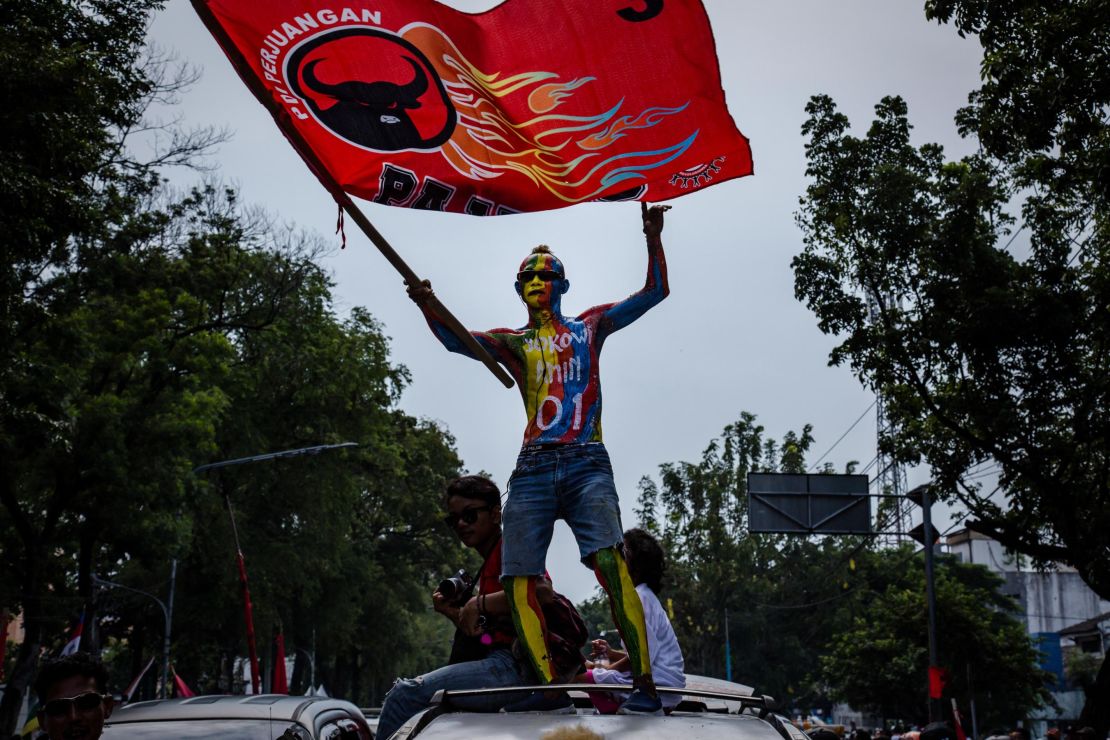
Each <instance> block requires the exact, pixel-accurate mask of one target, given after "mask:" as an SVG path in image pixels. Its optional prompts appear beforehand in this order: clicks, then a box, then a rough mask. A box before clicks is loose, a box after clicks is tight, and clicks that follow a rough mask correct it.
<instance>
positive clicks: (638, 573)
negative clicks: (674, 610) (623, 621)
mask: <svg viewBox="0 0 1110 740" xmlns="http://www.w3.org/2000/svg"><path fill="white" fill-rule="evenodd" d="M624 557H625V560H626V561H627V563H628V572H629V575H631V576H632V582H633V583H634V584H635V585H636V593H637V594H639V596H640V602H641V603H642V604H643V607H644V622H645V623H646V625H647V636H648V653H649V654H650V655H651V673H652V676H654V677H655V684H656V686H660V687H675V688H682V687H684V686H685V685H686V674H685V672H684V670H685V666H684V661H683V659H682V648H680V647H679V645H678V638H676V637H675V634H674V628H673V627H672V626H671V620H670V619H669V618H668V617H667V610H666V609H665V608H664V607H663V605H662V604H661V603H660V602H659V596H658V593H659V592H660V590H662V585H663V573H664V571H665V570H666V561H665V559H664V556H663V548H662V546H660V544H659V541H658V540H656V539H655V538H654V537H652V536H651V535H650V534H649V533H647V532H646V531H644V530H642V529H630V530H628V531H627V532H625V533H624ZM593 655H594V656H595V661H594V662H593V663H592V664H587V668H588V669H589V670H587V671H586V672H585V673H582V674H579V676H578V677H577V678H576V679H575V680H576V681H577V682H579V683H593V684H606V683H623V684H627V683H631V681H632V673H631V670H630V668H631V666H630V665H629V661H628V655H627V653H625V652H624V651H622V650H617V649H615V648H613V647H611V646H610V645H609V643H608V642H606V641H605V640H594V641H593ZM605 659H608V661H609V664H608V666H606V665H605V664H604V663H605ZM624 695H626V692H613V693H612V694H608V693H604V694H603V693H598V692H590V700H591V701H593V703H594V706H595V707H596V708H597V710H598V711H599V712H601V713H602V714H611V713H613V712H615V711H616V710H617V708H618V707H619V706H620V701H621V698H620V697H622V696H624ZM660 699H662V701H663V709H664V711H665V712H667V713H670V711H671V710H672V709H674V707H675V706H676V705H677V704H678V703H679V702H680V701H681V700H682V697H681V696H680V695H678V694H660Z"/></svg>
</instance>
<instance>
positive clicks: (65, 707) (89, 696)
mask: <svg viewBox="0 0 1110 740" xmlns="http://www.w3.org/2000/svg"><path fill="white" fill-rule="evenodd" d="M102 703H104V696H103V694H98V693H96V692H95V691H88V692H86V693H84V694H78V695H77V696H71V697H68V698H66V699H51V700H50V701H48V702H46V703H45V704H43V705H42V713H43V714H45V715H46V716H48V717H65V716H66V715H68V714H69V712H70V710H71V709H73V710H75V711H77V712H91V711H92V710H94V709H96V708H97V707H99V706H100V705H101V704H102Z"/></svg>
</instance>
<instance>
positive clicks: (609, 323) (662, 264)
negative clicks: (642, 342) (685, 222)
mask: <svg viewBox="0 0 1110 740" xmlns="http://www.w3.org/2000/svg"><path fill="white" fill-rule="evenodd" d="M670 208H671V207H670V206H652V207H651V208H648V207H647V205H646V204H644V203H641V204H640V212H641V214H642V215H643V219H644V236H645V237H646V239H647V252H648V264H647V279H646V280H645V281H644V287H643V288H641V289H640V290H639V291H637V292H635V293H633V294H632V295H630V296H628V297H627V298H625V299H624V300H623V301H618V302H616V303H610V304H608V305H605V306H597V307H595V308H592V309H590V311H589V312H587V313H595V312H598V311H600V312H601V313H602V316H601V322H600V323H599V328H600V329H601V330H602V331H604V332H605V333H606V334H609V333H612V332H615V331H617V330H618V329H623V328H624V327H626V326H628V325H629V324H631V323H632V322H633V321H635V320H636V319H638V318H640V317H641V316H643V315H644V314H645V313H647V310H648V309H649V308H651V307H652V306H654V305H656V304H657V303H659V302H660V301H662V300H663V299H664V298H666V297H667V294H668V293H670V287H669V286H668V284H667V260H666V258H665V257H664V255H663V240H662V239H661V238H660V234H662V232H663V214H664V213H666V212H667V211H669V210H670Z"/></svg>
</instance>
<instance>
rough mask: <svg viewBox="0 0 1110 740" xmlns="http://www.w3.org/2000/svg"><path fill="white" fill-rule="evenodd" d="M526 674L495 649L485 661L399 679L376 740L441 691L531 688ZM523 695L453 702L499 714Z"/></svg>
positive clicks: (384, 707)
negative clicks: (510, 687) (503, 687)
mask: <svg viewBox="0 0 1110 740" xmlns="http://www.w3.org/2000/svg"><path fill="white" fill-rule="evenodd" d="M523 671H524V669H522V668H521V667H520V666H519V665H518V664H517V662H516V661H515V660H513V654H512V652H511V651H510V650H494V651H493V652H491V653H490V654H489V656H487V657H486V658H483V659H482V660H471V661H467V662H465V663H455V664H454V665H447V666H443V667H442V668H437V669H436V670H434V671H432V672H431V673H425V674H424V675H423V676H417V677H416V678H399V679H397V681H396V682H395V683H394V684H393V688H391V689H390V690H389V693H388V694H386V695H385V703H384V704H382V714H381V717H380V718H379V719H378V731H377V732H376V733H375V734H374V737H377V738H381V739H382V740H386V739H387V738H388V737H389V736H390V735H392V734H393V733H394V732H396V731H397V730H398V728H400V727H401V725H403V724H404V723H405V722H407V721H408V720H409V719H410V718H411V717H413V716H414V715H416V714H417V713H419V712H421V711H423V710H424V709H427V708H428V705H429V704H430V703H431V701H432V696H433V695H434V694H435V693H436V692H437V691H439V690H440V689H445V690H448V691H450V690H452V689H454V690H456V691H458V690H460V689H494V688H501V687H502V686H527V685H528V684H529V683H531V682H532V679H530V678H529V677H528V676H529V674H527V673H525V672H523ZM520 696H521V695H520V694H491V695H488V696H474V697H464V698H460V699H452V700H451V703H452V705H454V706H458V707H462V708H464V709H468V710H470V711H472V712H496V711H497V710H499V709H501V707H503V706H505V705H506V704H508V703H510V702H512V701H514V700H516V699H519V698H520Z"/></svg>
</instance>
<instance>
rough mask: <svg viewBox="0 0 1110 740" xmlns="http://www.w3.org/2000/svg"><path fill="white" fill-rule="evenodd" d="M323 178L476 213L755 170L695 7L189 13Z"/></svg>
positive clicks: (318, 2)
mask: <svg viewBox="0 0 1110 740" xmlns="http://www.w3.org/2000/svg"><path fill="white" fill-rule="evenodd" d="M193 4H194V7H196V9H197V11H198V12H199V13H200V15H201V17H202V18H203V19H204V21H205V23H206V25H207V26H208V28H209V30H210V31H211V32H212V33H213V35H214V36H215V37H216V38H217V40H218V41H219V43H220V45H221V46H222V48H223V50H224V52H225V53H226V54H227V55H228V57H229V58H230V59H231V61H232V62H233V64H234V65H235V67H236V69H237V71H238V72H239V74H240V76H241V77H242V78H243V80H244V82H246V83H247V85H248V86H249V87H250V88H251V90H252V91H253V92H254V93H255V95H256V96H257V97H258V98H259V100H260V101H261V102H262V103H263V104H264V105H266V107H267V108H268V109H269V110H270V112H271V113H272V114H273V115H274V117H275V119H276V120H277V122H278V124H279V126H281V128H282V130H283V131H284V132H285V134H286V136H287V137H288V138H289V139H290V141H291V142H292V143H293V144H294V146H296V147H297V149H298V150H299V151H300V153H301V155H302V156H303V157H304V159H305V160H306V162H307V163H308V164H309V166H310V167H311V168H312V169H313V170H314V171H315V173H316V174H317V176H318V177H319V178H320V180H321V182H323V183H324V184H325V186H327V187H328V188H329V189H330V190H332V192H333V193H335V192H336V191H337V190H341V191H345V192H346V193H350V194H353V195H357V196H359V197H362V198H366V199H368V200H371V201H374V202H377V203H382V204H386V205H394V206H404V207H409V208H421V209H430V210H439V211H452V212H459V213H469V214H473V215H483V216H484V215H499V214H505V213H518V212H522V211H538V210H545V209H551V208H560V207H563V206H568V205H572V204H575V203H581V202H586V201H596V200H633V199H635V200H650V201H661V200H667V199H669V198H674V197H676V196H679V195H682V194H685V193H688V192H691V191H693V190H697V189H699V188H704V187H706V186H708V185H711V184H714V183H718V182H722V181H724V180H729V179H732V178H736V177H742V176H744V175H748V174H751V172H752V160H751V151H750V149H749V147H748V142H747V140H746V139H745V138H744V136H743V135H742V134H741V133H740V132H739V131H738V130H737V129H736V126H735V124H734V123H733V121H732V118H731V117H730V116H729V113H728V110H727V109H726V107H725V101H724V93H723V91H722V90H721V81H720V72H719V71H718V68H717V58H716V51H715V47H714V41H713V36H712V33H711V31H710V28H709V20H708V18H707V16H706V13H705V9H704V8H703V7H702V5H701V3H700V2H699V0H560V2H540V1H539V0H504V2H502V3H501V4H500V5H498V6H496V7H494V8H492V9H491V10H488V11H486V12H484V13H479V14H470V13H464V12H461V11H457V10H454V9H452V8H449V7H447V6H445V5H443V4H441V3H440V2H437V0H374V2H369V3H368V2H356V1H355V0H193Z"/></svg>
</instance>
